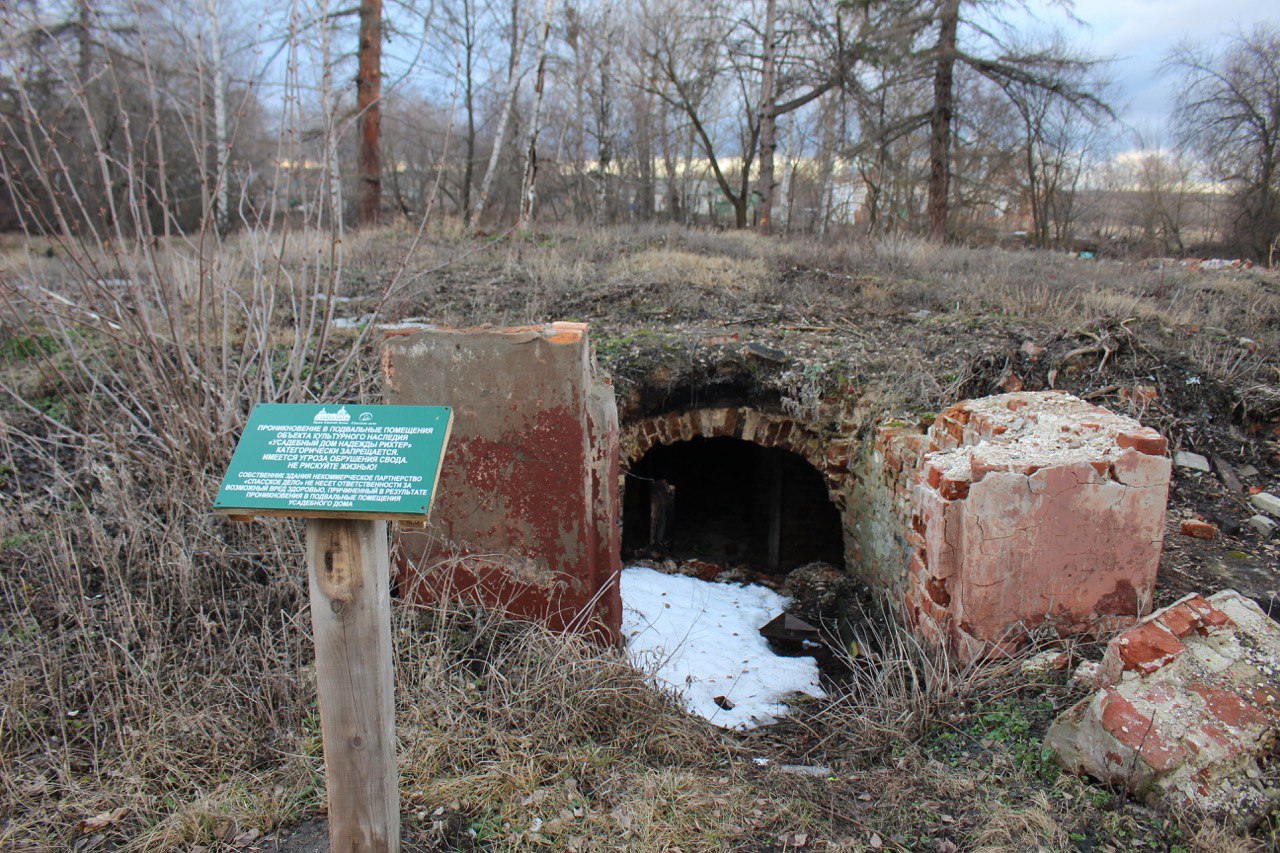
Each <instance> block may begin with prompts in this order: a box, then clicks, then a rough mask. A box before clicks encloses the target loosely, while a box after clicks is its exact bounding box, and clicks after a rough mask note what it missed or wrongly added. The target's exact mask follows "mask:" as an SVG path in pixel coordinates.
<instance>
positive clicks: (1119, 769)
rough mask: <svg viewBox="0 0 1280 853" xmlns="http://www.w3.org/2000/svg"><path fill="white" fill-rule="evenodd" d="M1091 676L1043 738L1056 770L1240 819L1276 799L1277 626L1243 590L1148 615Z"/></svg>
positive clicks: (1246, 821) (1279, 727)
mask: <svg viewBox="0 0 1280 853" xmlns="http://www.w3.org/2000/svg"><path fill="white" fill-rule="evenodd" d="M1093 686H1094V687H1095V688H1096V692H1095V693H1093V694H1092V695H1091V696H1088V697H1087V698H1085V699H1083V700H1082V701H1080V702H1079V703H1077V704H1076V705H1074V706H1073V707H1071V708H1069V709H1068V710H1067V711H1065V712H1064V713H1063V714H1062V715H1061V716H1059V717H1058V719H1057V720H1056V721H1055V722H1054V723H1053V725H1052V726H1051V727H1050V729H1049V732H1048V734H1047V736H1046V738H1045V746H1046V747H1047V748H1048V749H1050V750H1052V751H1053V753H1054V755H1055V756H1056V759H1057V761H1058V763H1059V764H1060V765H1061V766H1062V767H1063V768H1064V769H1066V770H1068V771H1070V772H1073V773H1077V774H1087V775H1089V776H1091V777H1093V778H1095V779H1097V780H1099V781H1102V782H1104V783H1107V784H1111V785H1117V786H1122V787H1124V788H1126V789H1127V790H1128V791H1129V792H1130V793H1132V794H1133V795H1134V796H1136V797H1138V798H1139V799H1142V800H1145V801H1146V802H1148V803H1151V804H1155V803H1157V802H1162V801H1164V802H1169V803H1178V804H1188V805H1192V806H1194V807H1197V808H1199V809H1202V810H1204V811H1206V812H1208V813H1210V814H1212V815H1214V816H1216V817H1219V818H1221V819H1225V820H1229V821H1231V822H1233V823H1235V824H1237V825H1241V826H1249V825H1252V824H1253V823H1255V822H1256V821H1258V820H1259V819H1261V818H1263V817H1265V816H1266V815H1267V814H1268V813H1269V812H1271V811H1272V810H1274V809H1275V808H1276V806H1277V804H1280V790H1277V785H1278V784H1280V774H1278V773H1277V768H1276V767H1275V766H1272V765H1271V761H1273V760H1274V749H1275V747H1276V736H1277V733H1278V732H1280V624H1277V623H1276V622H1274V621H1272V620H1271V619H1270V618H1268V617H1267V615H1266V614H1265V613H1263V612H1262V610H1261V609H1260V608H1259V607H1258V606H1257V605H1256V604H1255V603H1254V602H1252V601H1251V600H1249V599H1248V598H1245V597H1244V596H1242V595H1240V594H1239V593H1238V592H1235V591H1234V590H1226V591H1223V592H1219V593H1217V594H1215V595H1212V596H1210V597H1209V598H1207V599H1206V598H1204V597H1202V596H1200V595H1196V594H1192V595H1188V596H1186V597H1185V598H1183V599H1181V600H1179V601H1178V602H1176V603H1174V604H1173V605H1171V606H1169V607H1166V608H1164V609H1163V610H1160V611H1158V612H1156V613H1153V614H1152V615H1150V616H1148V617H1147V618H1146V619H1143V620H1142V621H1141V622H1139V623H1138V624H1137V625H1135V626H1134V627H1132V628H1130V629H1129V630H1127V631H1125V632H1124V633H1122V634H1120V635H1119V636H1118V637H1116V638H1115V639H1113V640H1112V641H1111V642H1110V644H1109V645H1108V646H1107V651H1106V653H1105V655H1104V657H1103V660H1102V663H1101V665H1100V666H1099V667H1098V669H1097V672H1096V674H1095V675H1094V676H1093Z"/></svg>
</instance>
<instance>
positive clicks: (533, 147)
mask: <svg viewBox="0 0 1280 853" xmlns="http://www.w3.org/2000/svg"><path fill="white" fill-rule="evenodd" d="M551 13H552V5H551V0H547V2H546V4H545V5H544V6H543V9H542V39H541V42H540V44H539V46H538V71H537V76H536V77H535V78H534V83H533V121H532V122H531V123H530V125H529V145H528V148H527V149H526V151H527V153H526V154H525V159H524V181H523V183H522V184H521V187H520V220H519V227H520V229H521V230H528V229H529V226H530V225H532V224H533V205H534V203H535V202H536V201H537V194H538V131H539V129H540V125H541V123H542V93H543V91H544V89H545V87H546V82H547V45H548V43H549V42H550V39H551Z"/></svg>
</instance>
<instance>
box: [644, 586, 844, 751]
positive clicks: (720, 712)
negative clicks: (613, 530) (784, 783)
mask: <svg viewBox="0 0 1280 853" xmlns="http://www.w3.org/2000/svg"><path fill="white" fill-rule="evenodd" d="M621 588H622V634H623V636H624V637H625V638H626V643H627V652H628V654H629V656H630V657H631V661H632V663H633V664H634V665H635V666H637V667H639V668H640V669H643V670H645V671H647V672H650V673H652V674H653V677H654V679H655V680H656V681H657V682H658V683H659V684H661V685H662V686H664V687H670V688H672V689H673V690H675V691H676V692H677V693H679V694H680V696H681V698H683V699H684V702H685V707H686V708H688V710H689V711H690V712H691V713H694V714H697V715H699V716H701V717H704V718H706V719H708V720H710V721H711V722H712V723H714V724H716V725H717V726H720V727H721V728H726V729H749V728H754V727H756V726H760V725H765V724H767V723H772V722H774V721H776V720H777V719H778V718H779V717H782V716H785V715H786V713H787V706H786V703H785V702H784V701H783V700H784V699H785V698H786V697H787V696H789V695H791V694H792V693H796V692H800V693H806V694H808V695H810V696H814V697H819V698H820V697H823V696H825V695H826V693H825V692H824V691H823V689H822V687H821V686H820V684H819V680H818V664H817V662H816V661H814V659H813V658H811V657H781V656H779V655H777V654H775V653H774V652H773V650H772V649H771V648H769V643H768V641H767V640H766V639H765V638H764V637H762V636H760V628H761V627H763V626H764V625H765V624H766V623H767V622H768V621H769V620H770V619H772V618H773V617H775V616H777V615H778V614H779V613H781V612H782V611H783V609H784V608H785V607H786V606H787V604H788V603H789V602H790V600H789V599H787V598H786V597H784V596H781V595H779V594H778V593H776V592H774V591H773V590H770V589H765V588H764V587H762V586H755V585H752V584H743V585H738V584H727V583H716V582H713V581H704V580H699V579H698V578H691V577H685V576H683V575H667V574H663V573H662V572H658V571H655V570H653V569H649V568H644V567H640V566H633V567H630V568H626V569H623V570H622V582H621ZM718 696H723V697H726V698H727V699H728V700H729V701H730V702H732V703H733V708H732V709H729V710H726V709H724V708H721V707H720V706H719V705H717V704H716V702H715V699H716V697H718Z"/></svg>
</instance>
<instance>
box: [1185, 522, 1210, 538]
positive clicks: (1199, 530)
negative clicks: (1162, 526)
mask: <svg viewBox="0 0 1280 853" xmlns="http://www.w3.org/2000/svg"><path fill="white" fill-rule="evenodd" d="M1180 530H1181V532H1182V535H1183V536H1191V537H1193V538H1195V539H1212V538H1213V537H1215V536H1217V535H1218V528H1217V527H1216V526H1215V525H1213V524H1210V523H1209V522H1207V521H1197V520H1195V519H1192V518H1188V519H1186V520H1185V521H1183V522H1182V526H1181V528H1180Z"/></svg>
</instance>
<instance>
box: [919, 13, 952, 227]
mask: <svg viewBox="0 0 1280 853" xmlns="http://www.w3.org/2000/svg"><path fill="white" fill-rule="evenodd" d="M959 27H960V0H942V6H941V9H940V11H939V15H938V44H937V47H936V48H935V50H934V70H933V111H932V113H931V114H930V116H929V200H928V203H927V205H926V218H927V219H928V225H929V236H930V237H932V238H933V239H935V240H946V239H947V213H948V208H949V206H950V191H951V113H952V107H953V104H954V99H955V91H954V77H955V64H956V34H957V31H958V29H959Z"/></svg>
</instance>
